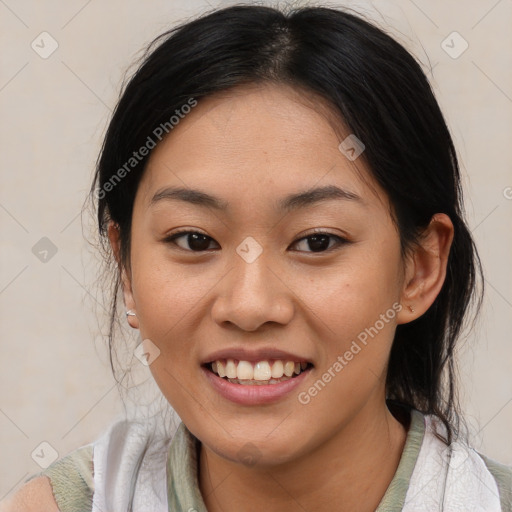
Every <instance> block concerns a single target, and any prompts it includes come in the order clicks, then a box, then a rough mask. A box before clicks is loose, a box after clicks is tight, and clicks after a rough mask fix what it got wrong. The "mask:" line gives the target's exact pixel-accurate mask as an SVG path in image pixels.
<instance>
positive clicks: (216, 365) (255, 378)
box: [204, 359, 313, 386]
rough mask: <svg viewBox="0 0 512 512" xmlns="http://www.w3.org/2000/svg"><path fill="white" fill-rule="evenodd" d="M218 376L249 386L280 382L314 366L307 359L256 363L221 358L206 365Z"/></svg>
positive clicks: (233, 382)
mask: <svg viewBox="0 0 512 512" xmlns="http://www.w3.org/2000/svg"><path fill="white" fill-rule="evenodd" d="M204 367H205V368H207V369H208V370H209V371H211V372H212V373H214V374H215V375H217V376H218V377H220V378H222V379H224V380H227V381H228V382H231V383H232V384H242V385H248V386H262V385H268V384H279V383H280V382H284V381H286V380H290V379H293V378H295V377H297V376H298V375H300V374H301V373H303V372H306V371H308V370H310V369H311V368H313V365H312V364H311V363H308V362H307V361H283V360H279V359H274V360H262V361H258V362H256V363H252V362H250V361H239V360H237V359H219V360H216V361H211V362H209V363H206V364H205V365H204Z"/></svg>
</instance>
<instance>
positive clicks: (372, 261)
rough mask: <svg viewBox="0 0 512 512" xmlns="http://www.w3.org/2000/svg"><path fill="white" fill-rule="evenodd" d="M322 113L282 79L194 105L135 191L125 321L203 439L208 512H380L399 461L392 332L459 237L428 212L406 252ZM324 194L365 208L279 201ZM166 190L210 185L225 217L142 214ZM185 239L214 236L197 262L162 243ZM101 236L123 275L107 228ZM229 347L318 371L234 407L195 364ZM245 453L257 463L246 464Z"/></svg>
mask: <svg viewBox="0 0 512 512" xmlns="http://www.w3.org/2000/svg"><path fill="white" fill-rule="evenodd" d="M324 107H325V104H324V103H323V102H322V100H320V99H319V98H314V97H312V96H308V95H306V94H305V93H303V92H302V93H299V92H298V91H296V90H294V89H291V88H288V87H285V86H277V85H265V86H263V85H258V86H244V87H239V88H236V89H233V90H231V91H230V92H224V93H222V94H218V95H215V96H211V97H209V98H206V99H202V100H201V101H199V103H198V105H197V106H196V107H195V108H194V109H193V110H192V112H191V113H190V114H188V115H187V116H186V118H185V119H183V120H182V121H180V123H179V124H178V125H177V126H176V127H175V128H174V129H173V131H172V132H171V134H170V135H169V136H168V137H167V138H166V139H164V141H163V142H162V143H161V144H159V145H158V146H157V147H156V148H155V150H153V152H152V154H151V157H150V160H149V163H148V166H147V168H146V171H145V174H144V176H143V178H142V181H141V183H140V186H139V189H138V191H137V195H136V199H135V204H134V210H133V223H132V231H131V240H132V242H131V253H130V261H129V263H130V265H129V266H126V267H125V266H123V265H121V268H122V272H123V274H122V275H123V292H124V300H125V305H126V308H127V309H132V310H133V311H134V312H135V313H136V316H133V317H128V321H129V322H130V325H131V326H132V327H133V328H135V329H140V332H141V337H142V339H150V340H151V342H152V343H154V344H155V345H156V346H157V347H158V349H159V350H160V355H159V356H158V357H157V358H156V359H155V360H154V362H152V364H151V365H150V369H151V372H152V374H153V376H154V378H155V380H156V382H157V384H158V386H159V387H160V389H161V390H162V393H163V394H164V395H165V397H166V398H167V399H168V401H169V402H170V404H171V405H172V406H173V408H174V409H175V410H176V411H177V413H178V414H179V416H180V417H181V419H182V420H183V422H184V423H185V425H186V426H187V428H188V429H189V430H190V431H191V432H192V433H193V434H194V435H195V436H196V437H197V438H198V439H199V440H200V441H201V443H202V446H201V453H200V460H199V462H200V467H199V485H200V489H201V492H202V495H203V498H204V501H205V504H206V506H207V508H208V510H209V511H210V512H217V511H223V512H229V511H235V510H237V511H238V510H250V511H253V510H254V511H260V510H268V511H280V512H282V511H283V510H285V511H288V510H290V511H291V510H297V509H303V510H307V511H308V512H315V511H320V510H322V511H323V510H326V509H327V507H331V508H332V509H333V510H338V511H354V510H358V511H373V510H375V508H376V507H377V506H378V504H379V502H380V501H381V499H382V497H383V495H384V493H385V491H386V489H387V487H388V485H389V483H390V481H391V480H392V478H393V475H394V474H395V472H396V469H397V466H398V463H399V461H400V457H401V454H402V451H403V447H404V443H405V438H406V429H405V428H404V426H403V425H402V424H401V423H400V422H399V421H397V419H395V417H394V416H393V415H392V414H391V412H390V411H389V410H388V408H387V406H386V403H385V386H384V383H385V375H386V367H387V361H388V357H389V352H390V348H391V344H392V340H393V336H394V332H395V328H396V325H397V324H401V323H406V322H409V321H411V320H413V319H415V318H417V317H418V316H420V315H422V314H423V313H424V312H425V311H426V310H427V309H428V308H429V306H430V305H431V304H432V302H433V301H434V299H435V297H436V296H437V294H438V293H439V291H440V289H441V286H442V283H443V281H444V278H445V274H446V263H447V258H448V253H449V249H450V244H451V241H452V237H453V226H452V224H451V222H450V219H449V218H448V217H447V216H446V215H444V214H437V215H435V216H434V217H433V219H432V222H431V223H430V225H429V227H428V229H427V230H426V231H425V233H424V237H423V238H422V240H421V244H420V246H419V247H417V248H416V249H415V250H414V251H412V252H411V253H410V254H409V255H408V256H407V257H406V258H402V256H401V253H400V241H399V235H398V232H397V229H396V226H395V225H394V223H393V221H392V218H391V214H390V205H389V201H388V199H387V196H386V194H385V193H384V191H383V190H382V189H380V188H379V186H378V185H377V183H376V182H375V181H374V180H373V179H372V177H371V175H370V173H369V172H368V170H367V169H366V168H365V165H364V161H363V158H362V157H360V158H358V159H357V160H356V161H354V162H352V161H350V160H348V159H347V158H346V157H345V155H344V154H343V153H342V152H341V151H340V150H339V149H338V145H339V143H340V142H341V140H343V138H344V137H345V136H346V135H348V133H349V132H345V133H344V134H343V133H341V132H340V131H339V130H338V129H337V128H336V126H335V124H334V123H333V120H332V119H331V118H329V115H328V113H327V109H326V108H324ZM331 111H332V110H331ZM338 127H339V126H338ZM330 184H332V185H336V186H338V187H341V188H343V189H346V190H349V191H350V192H352V193H354V194H357V196H359V198H360V200H346V199H331V200H328V201H325V202H321V203H317V204H314V205H310V206H307V207H305V208H299V209H298V210H297V211H293V212H289V213H282V212H278V211H277V210H276V209H275V207H274V205H275V203H276V201H278V200H279V199H281V198H282V197H284V196H286V195H288V194H291V193H295V192H300V191H305V190H308V189H310V188H312V187H315V186H323V185H330ZM167 186H182V187H190V188H197V189H200V190H202V191H205V192H207V193H209V194H211V195H214V196H217V197H219V198H220V199H222V200H223V201H226V202H227V203H229V208H228V209H227V211H225V212H220V211H216V210H214V209H212V208H207V207H204V206H198V205H193V204H189V203H186V202H183V201H177V200H175V201H171V200H169V201H160V202H158V203H157V204H155V205H154V206H153V207H150V200H151V198H152V197H153V195H154V194H155V193H156V192H157V191H158V190H160V189H161V188H163V187H167ZM177 228H189V229H190V230H192V231H199V232H201V233H203V234H205V235H207V236H208V237H211V239H212V240H211V243H210V244H209V245H208V248H209V250H208V251H204V252H202V253H200V252H194V251H193V250H192V249H191V248H190V246H189V245H188V244H187V237H186V236H184V237H182V238H180V239H178V240H175V242H174V243H172V242H169V241H167V242H165V241H163V240H164V238H165V237H166V235H169V234H172V233H174V232H175V231H176V229H177ZM315 228H322V231H325V232H328V233H331V234H332V235H338V236H341V237H345V238H347V239H348V240H349V243H342V244H339V245H338V244H337V243H336V239H335V238H333V239H331V242H330V245H329V247H331V248H330V249H329V250H327V251H324V252H317V253H315V252H313V251H312V249H311V248H310V246H309V245H308V240H307V239H304V237H306V236H308V235H311V234H312V230H313V229H315ZM248 236H251V237H253V238H254V239H255V240H256V241H257V242H258V243H259V244H260V246H261V247H262V249H263V252H262V253H261V254H260V256H259V257H258V258H257V259H256V260H255V261H253V262H252V263H247V262H246V261H245V260H244V259H242V258H241V257H240V256H239V255H238V253H237V252H236V248H237V247H238V246H239V244H241V242H242V241H243V240H244V239H245V238H246V237H248ZM109 237H110V241H111V244H112V248H113V250H114V252H115V254H116V257H117V258H118V262H119V263H121V261H120V260H119V232H118V230H117V227H116V225H115V224H113V223H111V225H110V227H109ZM178 244H179V245H178ZM393 304H402V306H403V307H402V309H401V311H399V312H398V313H397V314H396V316H395V317H394V318H393V319H392V320H390V321H389V322H388V323H385V325H384V327H383V328H382V329H381V330H380V331H379V332H378V334H377V335H376V336H374V337H373V338H372V339H370V341H369V342H368V344H367V345H366V346H364V348H363V349H362V350H361V351H360V352H359V353H358V354H357V355H356V356H354V358H353V359H352V360H351V361H350V362H349V364H347V365H346V366H345V367H344V368H343V370H342V371H341V372H339V373H337V374H336V377H335V378H333V379H332V380H331V382H329V383H328V384H327V385H326V386H325V387H324V388H323V389H322V390H321V392H319V393H318V394H317V396H315V397H314V398H312V399H311V401H310V402H309V403H308V404H302V403H300V402H299V400H298V396H297V395H298V393H299V392H301V391H307V389H308V388H309V387H311V386H312V385H313V383H314V382H316V381H317V380H318V379H319V378H320V377H321V376H322V374H323V373H324V372H326V371H327V370H328V369H329V368H330V367H332V366H333V363H334V362H335V361H336V360H337V357H338V356H339V355H343V354H344V353H345V352H346V351H347V350H348V349H349V347H350V345H351V343H352V341H353V340H355V339H357V336H358V334H359V333H361V332H363V331H364V330H365V328H368V327H370V326H373V325H374V324H375V322H376V321H377V320H378V319H379V318H380V315H381V314H383V313H385V312H386V311H387V310H388V309H390V308H391V307H392V305H393ZM408 306H411V307H412V308H413V309H414V313H413V312H412V311H411V309H410V308H409V307H408ZM411 342H413V340H411ZM235 346H236V347H240V346H242V347H250V348H260V347H268V346H272V347H278V348H280V349H282V350H286V351H290V352H292V353H294V354H297V355H299V356H301V357H303V358H305V359H307V360H308V361H310V362H312V363H313V364H314V368H313V370H312V371H311V372H310V374H309V375H308V376H307V378H306V380H305V382H304V383H303V385H301V386H300V389H299V390H297V392H295V391H294V392H292V393H290V395H289V396H287V397H285V398H283V399H281V400H280V401H278V402H277V403H274V404H266V405H259V406H247V405H239V404H235V403H232V402H230V401H228V400H226V399H224V398H223V397H222V396H220V395H219V394H218V393H217V392H216V391H215V390H214V389H213V388H212V387H211V386H210V384H209V383H208V381H207V380H206V378H205V377H204V376H203V374H202V371H201V369H200V365H201V363H202V362H203V361H204V358H205V357H207V356H208V355H209V354H211V353H212V352H213V351H216V350H218V349H223V348H229V347H235ZM249 442H250V443H251V444H252V445H254V446H255V447H256V453H257V456H256V457H255V461H254V464H253V465H246V464H244V463H243V462H242V461H241V460H240V455H239V452H240V450H243V449H245V450H247V443H249ZM244 447H245V448H244ZM341 483H343V485H340V484H341ZM361 496H364V500H362V499H361Z"/></svg>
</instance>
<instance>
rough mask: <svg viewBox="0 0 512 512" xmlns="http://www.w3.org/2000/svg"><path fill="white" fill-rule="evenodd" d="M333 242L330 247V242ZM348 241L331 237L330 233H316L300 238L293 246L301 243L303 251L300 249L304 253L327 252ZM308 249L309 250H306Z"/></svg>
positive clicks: (336, 236) (335, 236) (338, 237)
mask: <svg viewBox="0 0 512 512" xmlns="http://www.w3.org/2000/svg"><path fill="white" fill-rule="evenodd" d="M332 240H334V243H333V244H332V245H331V241H332ZM347 242H348V241H347V240H345V239H344V238H342V237H340V236H338V235H333V234H332V233H326V232H317V233H314V234H312V235H308V236H305V237H303V238H300V239H299V240H297V241H296V242H295V245H297V244H299V243H303V247H305V249H302V250H303V251H305V252H313V253H315V252H316V253H318V252H328V251H330V250H331V249H332V248H333V247H336V246H339V245H342V244H344V243H347ZM306 249H309V250H306Z"/></svg>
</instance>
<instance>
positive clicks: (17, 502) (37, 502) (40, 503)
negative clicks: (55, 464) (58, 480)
mask: <svg viewBox="0 0 512 512" xmlns="http://www.w3.org/2000/svg"><path fill="white" fill-rule="evenodd" d="M41 510H44V511H45V512H60V511H59V507H58V505H57V502H56V501H55V498H54V496H53V492H52V487H51V484H50V480H49V478H48V477H46V476H39V477H36V478H33V479H32V480H30V481H29V482H27V483H25V485H24V486H23V487H21V489H19V490H18V491H17V492H16V493H15V494H14V495H12V496H10V497H9V498H8V499H6V500H4V501H2V502H0V512H40V511H41Z"/></svg>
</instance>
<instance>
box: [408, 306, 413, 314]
mask: <svg viewBox="0 0 512 512" xmlns="http://www.w3.org/2000/svg"><path fill="white" fill-rule="evenodd" d="M407 307H408V308H409V309H410V310H411V313H414V311H415V309H414V308H413V307H412V306H407Z"/></svg>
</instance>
